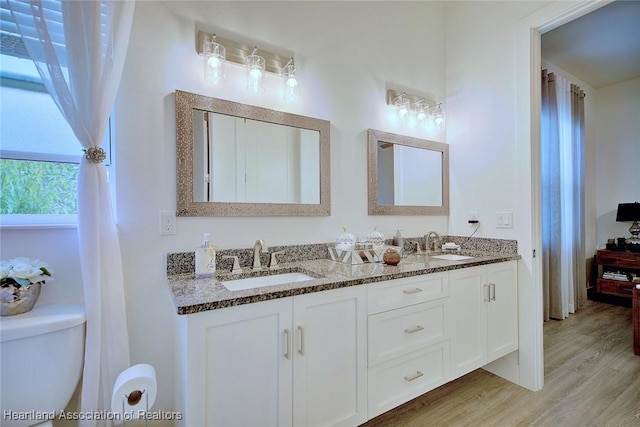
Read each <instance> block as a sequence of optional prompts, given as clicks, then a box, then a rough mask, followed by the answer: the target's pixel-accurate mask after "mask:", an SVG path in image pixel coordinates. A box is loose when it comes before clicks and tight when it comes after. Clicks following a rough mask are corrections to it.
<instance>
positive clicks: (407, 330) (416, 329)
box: [404, 325, 424, 334]
mask: <svg viewBox="0 0 640 427" xmlns="http://www.w3.org/2000/svg"><path fill="white" fill-rule="evenodd" d="M404 331H405V332H406V333H408V334H413V333H414V332H420V331H424V328H423V327H422V326H420V325H417V326H416V327H415V328H411V329H405V330H404Z"/></svg>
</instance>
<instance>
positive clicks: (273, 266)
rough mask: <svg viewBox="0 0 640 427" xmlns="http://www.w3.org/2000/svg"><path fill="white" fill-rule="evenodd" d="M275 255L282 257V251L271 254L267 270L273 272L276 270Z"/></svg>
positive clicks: (276, 260) (276, 261)
mask: <svg viewBox="0 0 640 427" xmlns="http://www.w3.org/2000/svg"><path fill="white" fill-rule="evenodd" d="M276 255H284V251H277V252H271V258H270V259H269V269H271V270H275V269H276V268H278V259H277V258H276Z"/></svg>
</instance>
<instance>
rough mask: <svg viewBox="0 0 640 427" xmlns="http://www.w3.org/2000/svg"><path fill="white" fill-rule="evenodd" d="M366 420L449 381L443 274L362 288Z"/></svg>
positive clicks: (446, 290) (447, 309)
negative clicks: (364, 301)
mask: <svg viewBox="0 0 640 427" xmlns="http://www.w3.org/2000/svg"><path fill="white" fill-rule="evenodd" d="M367 299H368V313H369V316H368V330H369V339H368V366H369V384H368V400H369V404H368V406H369V418H373V417H375V416H377V415H380V414H381V413H383V412H385V411H388V410H390V409H392V408H394V407H396V406H398V405H400V404H402V403H404V402H407V401H409V400H411V399H413V398H415V397H417V396H419V395H421V394H423V393H426V392H427V391H429V390H432V389H434V388H436V387H438V386H440V385H442V384H444V383H445V382H447V381H448V380H449V377H450V374H449V339H450V334H451V332H450V325H451V319H450V311H451V310H450V301H449V281H448V273H435V274H428V275H422V276H415V277H408V278H403V279H394V280H388V281H384V282H378V283H374V284H370V285H368V286H367Z"/></svg>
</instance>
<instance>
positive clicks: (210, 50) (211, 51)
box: [202, 34, 226, 84]
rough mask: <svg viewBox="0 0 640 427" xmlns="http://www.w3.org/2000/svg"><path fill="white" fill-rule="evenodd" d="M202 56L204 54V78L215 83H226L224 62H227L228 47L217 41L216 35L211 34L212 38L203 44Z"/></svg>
mask: <svg viewBox="0 0 640 427" xmlns="http://www.w3.org/2000/svg"><path fill="white" fill-rule="evenodd" d="M202 56H204V78H205V80H207V81H208V82H211V83H213V84H218V83H224V81H225V75H224V64H225V62H226V49H225V48H224V46H222V45H221V44H220V43H218V42H217V41H216V35H215V34H212V35H211V40H210V41H206V42H204V43H203V44H202Z"/></svg>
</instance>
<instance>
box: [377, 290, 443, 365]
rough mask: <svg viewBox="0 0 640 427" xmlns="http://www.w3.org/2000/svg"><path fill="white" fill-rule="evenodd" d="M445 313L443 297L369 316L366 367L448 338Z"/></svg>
mask: <svg viewBox="0 0 640 427" xmlns="http://www.w3.org/2000/svg"><path fill="white" fill-rule="evenodd" d="M448 310H449V299H448V298H443V299H439V300H436V301H429V302H426V303H422V304H417V305H412V306H409V307H404V308H399V309H396V310H391V311H385V312H383V313H378V314H374V315H371V316H369V318H368V326H369V346H368V355H369V366H375V365H377V364H379V363H382V362H386V361H388V360H391V359H394V358H396V357H398V356H402V355H405V354H407V353H410V352H412V351H415V350H419V349H420V348H423V347H426V346H428V345H430V344H433V343H435V342H437V341H442V340H443V339H446V338H449V331H448V330H447V328H448V325H450V324H451V322H447V321H446V316H447V313H448Z"/></svg>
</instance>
